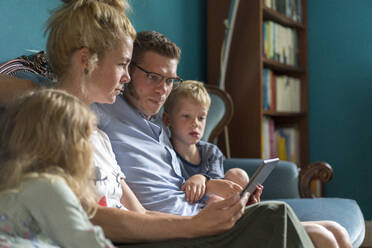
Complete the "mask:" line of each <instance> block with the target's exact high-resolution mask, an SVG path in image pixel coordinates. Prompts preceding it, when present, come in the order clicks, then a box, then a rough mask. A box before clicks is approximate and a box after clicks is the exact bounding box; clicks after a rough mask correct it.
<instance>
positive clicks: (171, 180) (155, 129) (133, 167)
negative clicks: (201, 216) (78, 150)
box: [92, 96, 203, 216]
mask: <svg viewBox="0 0 372 248" xmlns="http://www.w3.org/2000/svg"><path fill="white" fill-rule="evenodd" d="M92 109H93V110H94V111H95V112H96V113H97V116H98V118H99V128H100V129H102V130H103V131H105V132H106V134H107V135H108V136H109V138H110V141H111V144H112V148H113V150H114V153H115V156H116V159H117V161H118V164H119V165H120V167H121V169H122V171H123V172H124V173H125V175H126V180H125V181H126V182H127V184H128V185H129V187H130V188H131V189H132V190H133V192H134V193H135V194H136V196H137V198H138V199H139V201H140V202H141V203H142V205H143V206H144V207H145V208H146V209H148V210H154V211H160V212H165V213H172V214H177V215H187V216H189V215H195V214H197V213H198V212H199V211H200V210H201V208H202V206H203V205H202V204H200V203H196V204H191V203H188V202H187V201H186V199H185V193H184V192H183V191H181V186H182V184H183V183H184V182H185V179H184V178H183V177H182V173H181V165H180V162H179V160H178V159H177V155H176V153H175V151H174V150H173V148H172V145H171V143H170V140H169V137H168V135H167V133H166V131H165V130H164V129H163V128H162V124H160V123H161V119H159V118H155V120H153V121H148V120H147V119H146V118H145V116H144V115H143V114H142V113H140V112H139V111H138V110H136V109H135V108H133V107H132V106H131V105H129V104H128V103H127V101H126V100H125V99H124V98H123V97H122V96H119V97H117V99H116V102H115V103H114V104H94V105H93V106H92ZM156 123H158V124H156Z"/></svg>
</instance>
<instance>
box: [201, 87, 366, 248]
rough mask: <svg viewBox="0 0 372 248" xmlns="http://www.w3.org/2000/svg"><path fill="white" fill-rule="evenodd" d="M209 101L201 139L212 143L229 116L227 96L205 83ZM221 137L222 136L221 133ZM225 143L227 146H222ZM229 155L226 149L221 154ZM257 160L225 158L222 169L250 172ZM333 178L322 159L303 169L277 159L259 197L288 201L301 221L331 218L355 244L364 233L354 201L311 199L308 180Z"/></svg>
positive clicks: (359, 242) (259, 161) (324, 180)
mask: <svg viewBox="0 0 372 248" xmlns="http://www.w3.org/2000/svg"><path fill="white" fill-rule="evenodd" d="M207 90H208V91H209V94H210V96H211V100H212V104H211V108H210V110H209V113H208V117H207V127H206V131H205V135H204V137H203V139H204V140H208V141H210V142H214V141H215V140H216V137H218V136H219V137H220V138H221V135H220V134H221V133H222V131H223V130H224V128H225V126H226V124H227V123H228V122H229V120H230V119H231V116H232V115H233V107H232V101H231V98H230V96H229V95H228V94H227V93H226V92H225V91H222V90H220V89H218V88H216V87H214V86H211V85H207ZM222 138H223V136H222ZM225 146H228V144H227V145H225ZM226 153H227V154H229V152H228V150H226V152H225V154H226ZM261 162H262V160H261V159H246V158H227V159H226V160H225V162H224V167H225V170H228V169H230V168H234V167H235V168H236V167H238V168H242V169H244V170H245V171H247V173H248V175H253V173H254V172H255V171H256V169H257V168H258V166H259V165H260V163H261ZM332 178H333V169H332V167H331V166H330V165H329V164H327V163H325V162H314V163H311V164H309V165H307V166H305V167H303V168H298V167H297V165H296V164H295V163H292V162H288V161H280V162H279V163H278V164H277V166H276V167H275V169H274V170H273V172H272V173H271V174H270V176H269V177H268V178H267V179H266V181H265V183H264V190H263V194H262V197H261V199H262V200H279V201H284V202H286V203H288V204H289V205H290V206H291V207H292V208H293V210H294V211H295V213H296V215H297V216H298V218H299V219H300V220H301V221H315V220H333V221H336V222H338V223H339V224H341V225H342V226H344V227H345V228H346V230H347V231H348V232H349V235H350V238H351V241H352V244H353V247H354V248H355V247H359V246H360V245H361V244H362V242H363V240H364V235H365V223H364V218H363V214H362V212H361V210H360V208H359V206H358V203H357V202H356V201H355V200H351V199H344V198H332V197H324V198H315V196H314V195H313V194H312V191H311V187H310V184H311V181H312V180H313V179H318V180H320V181H321V182H322V183H327V182H329V181H330V180H332Z"/></svg>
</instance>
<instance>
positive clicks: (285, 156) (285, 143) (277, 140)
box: [262, 116, 300, 163]
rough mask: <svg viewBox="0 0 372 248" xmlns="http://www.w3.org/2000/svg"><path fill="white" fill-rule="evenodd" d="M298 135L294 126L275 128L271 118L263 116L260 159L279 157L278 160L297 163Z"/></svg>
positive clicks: (298, 152)
mask: <svg viewBox="0 0 372 248" xmlns="http://www.w3.org/2000/svg"><path fill="white" fill-rule="evenodd" d="M299 154H300V149H299V133H298V129H297V127H296V126H295V125H293V126H289V127H275V122H274V120H273V118H270V117H267V116H264V117H263V121H262V157H263V158H273V157H279V158H280V160H286V161H291V162H294V163H298V162H299V161H300V160H299Z"/></svg>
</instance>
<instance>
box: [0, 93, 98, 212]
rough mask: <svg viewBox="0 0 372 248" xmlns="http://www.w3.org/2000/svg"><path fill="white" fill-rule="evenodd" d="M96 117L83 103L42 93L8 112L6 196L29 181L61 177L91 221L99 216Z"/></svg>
mask: <svg viewBox="0 0 372 248" xmlns="http://www.w3.org/2000/svg"><path fill="white" fill-rule="evenodd" d="M95 128H96V117H95V115H94V114H93V113H92V111H91V110H90V109H89V108H88V107H87V106H86V105H85V104H83V103H82V102H81V101H80V100H79V99H78V98H76V97H75V96H72V95H70V94H68V93H66V92H64V91H60V90H51V89H48V90H40V91H37V92H31V93H28V94H26V95H24V96H23V97H21V98H19V99H18V100H17V101H16V102H15V103H14V104H12V105H11V106H9V108H7V109H6V111H5V113H4V115H3V117H2V122H1V129H0V130H1V131H0V135H1V136H0V164H1V166H0V191H3V190H7V189H17V188H18V186H19V185H20V183H21V181H22V180H24V179H25V178H27V177H37V176H40V175H51V174H52V175H59V176H61V177H63V178H64V179H65V180H66V182H67V184H68V185H69V186H70V188H71V189H72V191H73V192H74V193H75V195H76V196H77V197H78V199H80V201H81V203H82V205H83V206H84V208H85V210H86V211H87V213H88V215H90V216H91V215H93V214H94V213H95V210H96V207H95V206H96V204H95V203H96V200H97V199H96V198H95V193H94V190H93V187H92V186H93V183H92V180H91V179H92V178H93V175H94V172H93V171H92V170H93V166H92V156H93V154H92V152H93V151H92V145H91V142H90V135H91V134H92V132H93V130H95Z"/></svg>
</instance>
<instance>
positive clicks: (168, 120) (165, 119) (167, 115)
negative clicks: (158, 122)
mask: <svg viewBox="0 0 372 248" xmlns="http://www.w3.org/2000/svg"><path fill="white" fill-rule="evenodd" d="M163 122H164V124H165V125H166V126H168V127H169V126H170V119H169V114H168V113H167V112H163Z"/></svg>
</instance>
